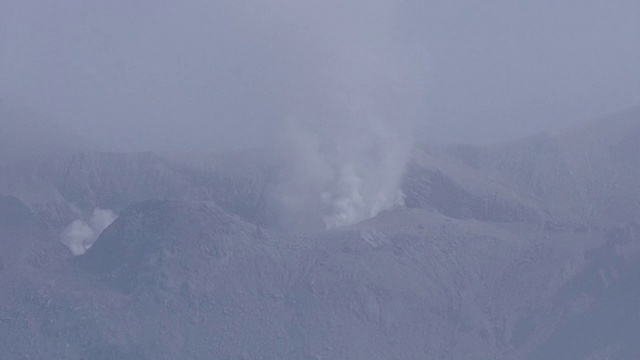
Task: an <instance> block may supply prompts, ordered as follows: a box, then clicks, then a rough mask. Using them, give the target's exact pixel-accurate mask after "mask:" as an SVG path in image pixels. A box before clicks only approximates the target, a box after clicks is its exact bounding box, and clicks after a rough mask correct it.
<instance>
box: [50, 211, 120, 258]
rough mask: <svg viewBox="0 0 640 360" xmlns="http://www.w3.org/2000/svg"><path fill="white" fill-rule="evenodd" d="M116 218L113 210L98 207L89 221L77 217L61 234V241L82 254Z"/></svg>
mask: <svg viewBox="0 0 640 360" xmlns="http://www.w3.org/2000/svg"><path fill="white" fill-rule="evenodd" d="M116 218H117V216H116V214H115V213H114V212H113V211H111V210H108V209H106V210H105V209H100V208H96V209H95V210H93V214H92V216H91V218H90V219H89V222H85V221H84V220H82V219H77V220H74V221H73V222H71V224H69V225H67V227H66V228H65V229H64V231H63V232H62V234H61V235H60V241H61V242H62V243H63V244H64V245H66V246H67V247H68V248H69V251H71V253H72V254H73V255H75V256H78V255H82V254H84V253H85V252H86V251H87V250H88V249H89V248H90V247H91V246H92V245H93V243H94V242H95V241H96V239H97V238H98V236H100V234H101V233H102V232H103V231H104V229H106V228H107V227H108V226H109V225H111V223H113V222H114V221H115V220H116Z"/></svg>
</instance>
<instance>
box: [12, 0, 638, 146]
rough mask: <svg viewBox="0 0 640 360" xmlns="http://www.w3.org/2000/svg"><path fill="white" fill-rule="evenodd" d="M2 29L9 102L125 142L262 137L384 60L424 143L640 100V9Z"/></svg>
mask: <svg viewBox="0 0 640 360" xmlns="http://www.w3.org/2000/svg"><path fill="white" fill-rule="evenodd" d="M0 21H1V23H0V31H1V33H0V96H1V98H2V101H3V102H12V103H14V102H16V103H19V104H20V105H21V106H24V107H27V108H30V109H32V110H34V111H37V112H39V113H40V114H43V115H44V116H46V117H48V118H50V119H51V120H52V121H54V122H57V123H59V124H63V125H65V126H69V127H71V128H73V129H76V130H77V131H78V132H79V133H81V134H84V135H85V136H88V137H90V138H96V139H97V138H102V139H107V140H106V141H105V142H107V143H110V144H117V145H121V146H125V147H128V148H138V149H144V148H165V147H167V146H169V147H170V148H180V147H183V146H184V144H188V145H189V146H195V147H215V146H217V145H222V146H233V145H241V146H244V145H250V144H256V143H258V142H259V141H260V140H261V139H263V138H264V137H265V134H268V133H270V132H273V131H276V130H275V127H274V126H273V124H275V123H277V122H278V121H281V119H282V118H283V117H286V116H292V114H299V113H300V110H299V109H296V107H297V106H303V107H306V108H310V107H313V106H318V107H322V106H324V105H325V103H324V102H323V101H316V99H318V98H320V99H322V98H323V97H327V96H328V94H331V96H335V97H336V98H340V96H342V95H341V94H342V92H345V93H349V92H350V91H351V92H354V93H357V92H359V91H360V92H361V91H362V90H363V89H368V87H370V86H371V87H375V86H376V85H375V84H377V83H379V82H381V81H382V80H380V79H382V77H379V76H377V75H375V74H377V72H383V73H384V78H385V79H386V78H389V77H394V76H396V75H397V74H396V72H394V71H395V70H389V69H387V68H388V67H393V68H394V69H397V68H400V69H403V68H405V67H408V68H414V70H415V71H410V72H407V73H406V74H405V76H411V77H412V78H411V79H404V80H403V81H396V82H389V84H391V83H393V84H399V85H398V86H397V88H398V89H399V90H398V91H397V92H396V93H397V94H400V96H403V97H407V99H405V101H406V102H407V103H408V104H409V105H408V106H409V107H411V108H412V110H411V111H408V112H407V114H406V116H415V117H416V118H417V119H419V121H418V123H419V127H420V135H421V138H423V139H426V140H429V141H437V142H448V141H460V142H467V141H473V142H486V141H499V140H505V139H511V138H514V137H517V136H522V135H527V134H530V133H532V132H536V131H540V130H544V129H551V128H558V127H563V126H566V125H569V124H572V123H575V122H578V121H581V120H588V119H591V118H594V117H598V116H602V115H605V114H607V113H609V112H613V111H617V110H619V109H623V108H625V107H629V106H633V105H637V104H640V1H638V0H608V1H602V0H562V1H558V0H536V1H513V0H492V1H482V2H481V1H461V0H446V1H445V0H437V1H429V0H407V1H400V0H397V1H393V0H366V1H365V0H353V1H336V0H327V1H317V0H298V1H294V0H274V1H259V0H248V1H237V0H236V1H231V0H222V1H204V0H196V1H167V0H153V1H150V0H137V1H125V0H111V1H82V0H56V1H52V0H1V1H0ZM398 54H401V56H398ZM394 74H396V75H394ZM407 74H410V75H407ZM372 78H373V79H372ZM396 80H397V79H396ZM354 84H355V85H354ZM389 86H390V87H392V88H393V89H396V87H394V86H395V85H389ZM414 90H415V91H414ZM346 98H348V99H351V98H352V97H349V96H347V97H346ZM370 100H371V99H370ZM300 104H304V105H300ZM303 112H304V111H303ZM396 115H397V114H396ZM403 116H404V115H403ZM212 144H215V145H212Z"/></svg>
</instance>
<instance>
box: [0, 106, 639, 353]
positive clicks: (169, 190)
mask: <svg viewBox="0 0 640 360" xmlns="http://www.w3.org/2000/svg"><path fill="white" fill-rule="evenodd" d="M637 144H640V110H638V109H635V110H630V111H628V112H626V113H622V114H619V115H617V116H614V117H611V118H608V119H604V120H601V121H597V122H594V123H591V124H588V125H586V126H583V127H580V128H577V129H572V130H569V131H567V132H565V133H562V134H556V135H540V136H535V137H532V138H528V139H524V140H522V141H519V142H514V143H509V144H500V145H493V146H483V147H473V146H465V145H451V146H425V147H421V148H418V149H416V151H415V154H414V157H413V160H412V162H411V163H410V164H409V167H408V169H407V174H406V177H405V180H404V182H403V190H404V193H405V195H406V199H405V207H402V208H397V209H393V210H389V211H385V212H383V213H381V214H380V215H378V216H377V217H375V218H373V219H369V220H367V221H364V222H361V223H358V224H354V225H351V226H348V227H343V228H338V229H334V230H331V231H325V232H318V233H309V234H299V233H284V232H280V231H278V230H276V229H274V228H273V227H272V226H271V225H272V224H273V223H272V222H271V218H270V216H271V215H270V214H269V203H268V201H269V199H268V197H267V196H266V195H265V193H266V192H268V190H269V186H270V184H271V181H272V179H273V174H274V172H277V170H278V164H274V163H272V162H270V161H269V160H268V159H264V158H261V156H260V155H258V154H256V153H251V152H248V153H244V154H240V155H236V156H234V157H220V158H214V159H213V160H212V161H209V160H207V161H196V160H194V158H193V157H189V158H186V159H185V158H178V157H170V158H168V157H162V156H157V155H153V154H146V153H143V154H109V153H98V152H91V151H86V150H81V151H73V152H71V153H69V152H52V153H51V154H49V155H48V156H45V157H42V156H41V157H37V158H31V160H25V161H21V162H19V163H12V164H9V165H7V164H5V165H3V166H4V167H3V168H2V171H1V172H0V194H4V195H3V196H0V285H1V286H2V289H3V291H2V293H1V294H0V357H1V358H10V359H14V358H15V359H20V358H39V359H176V358H181V359H182V358H184V359H210V358H216V359H243V358H244V359H424V358H437V359H478V358H486V359H521V358H530V359H631V358H637V357H638V356H640V347H638V345H637V341H636V339H638V338H640V330H638V329H640V328H638V327H637V326H636V324H637V323H638V320H639V319H638V316H637V314H638V313H639V312H638V305H637V304H638V303H639V300H640V288H639V287H638V285H637V284H639V283H640V282H639V281H638V279H639V278H638V276H640V272H639V269H638V265H637V264H638V261H639V260H640V185H638V184H639V183H640V173H639V172H640V156H638V154H639V153H640V152H638V150H640V149H639V148H638V145H637ZM94 207H104V208H110V209H114V210H116V211H117V212H118V213H119V215H120V216H119V218H118V219H117V220H116V221H115V222H114V223H113V224H112V225H111V226H109V227H108V228H107V229H106V230H105V231H104V232H103V233H102V234H101V235H100V237H99V238H98V240H97V241H96V243H95V244H94V246H93V247H92V248H90V249H89V250H88V251H87V253H86V254H85V255H82V256H79V257H75V258H74V257H71V256H70V255H69V254H68V252H67V251H66V249H65V248H64V247H62V246H61V245H60V244H59V242H58V240H57V236H58V234H59V230H60V228H61V227H62V226H64V225H65V224H66V223H67V222H69V221H71V220H73V219H74V218H77V217H79V216H82V215H83V213H85V212H88V211H91V210H92V209H93V208H94Z"/></svg>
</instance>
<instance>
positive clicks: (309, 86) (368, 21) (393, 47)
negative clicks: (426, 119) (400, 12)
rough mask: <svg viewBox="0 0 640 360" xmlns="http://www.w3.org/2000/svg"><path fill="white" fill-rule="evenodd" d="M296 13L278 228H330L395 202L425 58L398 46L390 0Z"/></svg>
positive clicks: (323, 5) (291, 27)
mask: <svg viewBox="0 0 640 360" xmlns="http://www.w3.org/2000/svg"><path fill="white" fill-rule="evenodd" d="M292 8H293V9H294V10H290V11H288V14H289V15H291V14H294V16H292V18H291V19H288V23H287V27H286V28H287V29H288V32H287V33H291V34H295V35H294V36H292V38H291V39H289V42H288V43H290V44H294V45H292V46H291V47H292V48H293V49H289V48H287V49H286V50H287V54H288V55H289V58H288V63H289V64H293V65H290V67H291V69H290V71H289V72H288V73H286V76H283V78H284V79H289V80H288V81H289V83H287V84H285V86H283V88H284V89H285V90H284V91H285V94H284V95H283V102H284V104H282V107H283V108H284V109H285V110H284V111H283V112H284V113H285V114H286V115H285V120H284V121H283V123H282V126H281V127H280V128H279V134H278V135H277V137H278V141H277V143H278V144H280V151H281V156H282V157H284V158H285V159H286V160H287V168H286V170H285V172H284V175H283V178H282V179H281V181H280V185H279V188H278V189H277V190H276V200H277V202H279V204H280V208H281V213H282V214H283V216H282V217H283V224H282V225H283V226H284V227H289V228H291V227H293V228H300V227H302V228H309V227H316V228H318V227H326V228H333V227H338V226H344V225H349V224H352V223H355V222H358V221H361V220H365V219H368V218H371V217H373V216H375V215H377V214H378V213H380V212H381V211H384V210H386V209H389V208H392V207H394V206H397V205H401V204H402V202H403V194H402V192H401V189H400V185H401V180H402V176H403V174H404V170H405V167H406V164H407V162H408V160H409V157H410V153H411V148H412V140H413V139H412V125H413V124H414V123H415V122H416V118H415V114H416V113H417V111H415V110H416V104H418V103H419V101H420V100H421V95H422V90H421V89H422V85H421V84H423V83H424V81H425V80H424V76H423V75H424V73H423V68H424V66H423V63H424V62H423V60H422V58H421V56H420V55H421V53H420V52H419V51H415V49H412V48H410V47H409V46H407V44H400V43H397V42H396V41H395V40H394V31H395V25H396V24H395V16H394V14H395V10H396V1H392V0H373V1H368V2H360V1H355V2H342V1H331V0H330V1H314V0H311V1H305V2H303V5H298V7H297V8H296V7H295V6H293V7H292ZM300 42H303V43H304V45H302V46H301V45H300ZM292 59H293V60H292ZM291 79H294V80H291Z"/></svg>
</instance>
